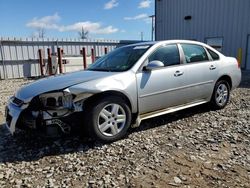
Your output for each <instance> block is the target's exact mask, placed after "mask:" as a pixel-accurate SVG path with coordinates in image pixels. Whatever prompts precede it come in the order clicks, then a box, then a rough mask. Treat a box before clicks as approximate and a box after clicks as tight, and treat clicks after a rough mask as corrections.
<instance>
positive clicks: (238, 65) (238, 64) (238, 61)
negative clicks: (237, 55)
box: [237, 60, 240, 69]
mask: <svg viewBox="0 0 250 188" xmlns="http://www.w3.org/2000/svg"><path fill="white" fill-rule="evenodd" d="M237 64H238V68H239V69H240V62H239V61H238V60H237Z"/></svg>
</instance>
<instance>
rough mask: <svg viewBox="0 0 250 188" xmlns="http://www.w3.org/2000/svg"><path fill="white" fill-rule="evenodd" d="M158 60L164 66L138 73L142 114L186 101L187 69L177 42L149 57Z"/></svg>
mask: <svg viewBox="0 0 250 188" xmlns="http://www.w3.org/2000/svg"><path fill="white" fill-rule="evenodd" d="M153 60H158V61H161V62H163V63H164V65H165V66H164V67H162V68H159V69H156V70H152V71H145V70H142V71H140V72H138V73H137V75H136V77H137V87H138V97H139V99H138V100H139V101H138V102H139V112H140V114H143V113H146V112H151V111H155V110H161V109H164V108H167V107H171V106H176V105H179V104H182V103H184V102H185V95H186V92H187V90H186V87H185V83H186V79H187V78H186V70H185V67H184V66H183V64H181V61H180V54H179V48H178V46H177V45H176V44H170V45H166V46H161V47H159V48H158V49H156V50H155V52H153V53H152V54H151V55H150V56H149V57H148V59H147V61H148V62H150V61H153Z"/></svg>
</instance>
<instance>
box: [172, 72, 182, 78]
mask: <svg viewBox="0 0 250 188" xmlns="http://www.w3.org/2000/svg"><path fill="white" fill-rule="evenodd" d="M183 74H184V72H181V71H176V72H175V73H174V76H175V77H177V76H181V75H183Z"/></svg>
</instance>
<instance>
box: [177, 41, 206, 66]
mask: <svg viewBox="0 0 250 188" xmlns="http://www.w3.org/2000/svg"><path fill="white" fill-rule="evenodd" d="M181 46H182V49H183V52H184V55H185V58H186V62H187V63H194V62H202V61H208V56H207V52H206V50H205V49H204V48H203V47H202V46H200V45H196V44H181Z"/></svg>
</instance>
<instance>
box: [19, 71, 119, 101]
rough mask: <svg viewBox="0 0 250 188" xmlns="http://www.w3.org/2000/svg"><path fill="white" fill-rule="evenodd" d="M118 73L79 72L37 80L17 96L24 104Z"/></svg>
mask: <svg viewBox="0 0 250 188" xmlns="http://www.w3.org/2000/svg"><path fill="white" fill-rule="evenodd" d="M114 74H117V72H99V71H78V72H73V73H66V74H60V75H56V76H50V77H47V78H43V79H40V80H37V81H35V82H33V83H31V84H28V85H26V86H23V87H22V88H20V89H19V90H18V91H17V93H16V94H15V96H16V97H17V98H19V99H21V100H23V101H24V102H29V101H30V100H31V99H32V98H33V97H35V96H37V95H40V94H42V93H46V92H49V91H55V90H62V89H65V88H67V87H70V86H73V85H75V84H79V83H83V82H88V81H92V80H96V79H101V78H104V77H108V76H112V75H114Z"/></svg>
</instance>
